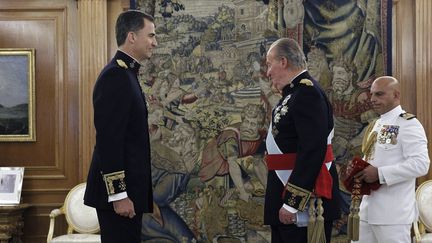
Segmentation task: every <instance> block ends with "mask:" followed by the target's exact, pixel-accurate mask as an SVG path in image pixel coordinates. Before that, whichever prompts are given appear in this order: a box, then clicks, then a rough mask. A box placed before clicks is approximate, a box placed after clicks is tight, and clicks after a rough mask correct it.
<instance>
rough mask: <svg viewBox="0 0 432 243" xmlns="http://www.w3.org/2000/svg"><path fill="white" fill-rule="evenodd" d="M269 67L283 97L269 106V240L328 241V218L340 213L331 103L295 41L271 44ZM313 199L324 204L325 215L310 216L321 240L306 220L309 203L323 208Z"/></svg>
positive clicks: (267, 221)
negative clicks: (309, 70)
mask: <svg viewBox="0 0 432 243" xmlns="http://www.w3.org/2000/svg"><path fill="white" fill-rule="evenodd" d="M267 66H268V70H267V75H268V77H269V78H270V79H271V81H272V84H273V86H274V87H275V88H277V89H278V90H280V91H281V92H282V98H281V99H280V101H279V103H278V104H277V105H276V107H275V108H274V110H273V116H272V124H271V127H270V129H269V132H268V135H267V139H266V145H267V152H268V155H267V165H268V169H269V172H268V181H267V190H266V197H265V209H264V223H265V224H268V225H270V226H271V229H272V242H298V243H305V242H308V241H309V242H311V241H313V242H323V241H324V240H326V242H330V237H331V228H332V222H333V220H334V219H337V218H339V216H340V209H339V204H338V200H337V199H336V197H337V196H338V194H337V189H338V178H337V173H336V168H335V165H334V164H333V163H332V160H333V153H332V147H331V137H332V135H333V132H332V131H333V119H332V117H333V116H332V108H331V105H330V103H329V102H328V99H327V97H326V95H325V93H324V92H323V90H322V89H321V88H320V86H319V84H318V82H316V81H315V80H314V79H313V78H312V77H311V76H310V75H309V73H308V72H307V70H306V61H305V57H304V54H303V51H302V50H301V49H300V46H299V45H298V44H297V43H296V42H295V41H294V40H292V39H288V38H283V39H279V40H277V41H276V42H274V43H273V44H272V45H271V47H270V49H269V51H268V53H267ZM311 201H312V202H317V201H319V202H321V201H322V202H323V208H324V215H323V216H324V219H323V218H322V217H321V216H322V215H319V214H320V212H319V211H321V210H318V214H317V215H315V214H314V217H315V216H316V222H318V221H319V220H321V221H322V222H321V223H323V226H322V227H324V229H325V239H324V235H321V236H322V237H321V239H320V240H319V236H318V235H317V231H316V230H317V229H318V227H316V223H313V222H314V221H313V220H312V221H309V224H308V219H307V218H308V213H307V211H308V210H307V209H308V207H315V206H317V208H318V209H321V207H320V203H318V204H317V205H315V204H314V203H312V205H311V204H310V202H311ZM302 211H305V212H302ZM305 218H306V219H305ZM311 219H312V218H311ZM304 221H306V222H304ZM306 226H307V227H306ZM314 226H315V227H314ZM309 227H310V228H309ZM312 227H314V228H312ZM308 228H309V229H308ZM308 231H309V232H308ZM309 233H310V234H309Z"/></svg>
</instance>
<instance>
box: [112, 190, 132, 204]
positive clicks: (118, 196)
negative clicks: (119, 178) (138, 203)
mask: <svg viewBox="0 0 432 243" xmlns="http://www.w3.org/2000/svg"><path fill="white" fill-rule="evenodd" d="M127 197H128V195H127V193H126V192H120V193H117V194H112V195H111V196H108V202H113V201H118V200H122V199H125V198H127Z"/></svg>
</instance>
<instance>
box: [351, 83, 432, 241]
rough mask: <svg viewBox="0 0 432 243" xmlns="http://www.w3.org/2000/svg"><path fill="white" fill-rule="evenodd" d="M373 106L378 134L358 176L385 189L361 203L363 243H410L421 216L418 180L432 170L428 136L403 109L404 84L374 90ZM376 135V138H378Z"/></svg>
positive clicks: (380, 85) (379, 85)
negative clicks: (418, 208) (416, 182)
mask: <svg viewBox="0 0 432 243" xmlns="http://www.w3.org/2000/svg"><path fill="white" fill-rule="evenodd" d="M371 95H372V96H371V102H372V106H373V108H374V110H375V111H376V112H377V113H378V114H380V117H379V119H378V120H377V121H376V122H375V124H373V128H372V130H371V132H370V133H369V134H366V135H365V136H375V135H376V139H374V140H375V144H374V145H373V146H374V147H373V148H374V149H372V152H371V154H370V155H369V156H368V157H369V160H368V162H369V163H370V164H371V165H370V166H368V167H366V169H364V170H363V171H361V172H359V173H358V174H357V175H356V176H355V177H356V178H358V179H360V180H362V181H364V182H366V183H372V182H375V181H379V183H380V184H381V187H380V188H379V189H378V190H376V191H372V192H371V194H370V195H365V196H363V199H362V202H361V204H360V235H359V241H356V242H361V243H374V242H379V243H390V242H391V243H398V242H401V243H402V242H403V243H408V242H411V239H410V229H411V225H412V223H413V221H414V220H415V219H416V217H417V207H416V202H415V180H416V178H417V177H419V176H423V175H425V174H426V173H427V172H428V169H429V163H430V161H429V156H428V148H427V138H426V134H425V131H424V129H423V126H422V125H421V124H420V122H419V121H418V120H417V119H416V118H415V116H414V115H412V114H409V113H406V112H405V111H404V110H402V108H401V106H400V85H399V82H398V81H397V80H396V79H395V78H393V77H390V76H384V77H379V78H377V79H376V80H375V81H374V82H373V83H372V86H371ZM374 133H375V134H374Z"/></svg>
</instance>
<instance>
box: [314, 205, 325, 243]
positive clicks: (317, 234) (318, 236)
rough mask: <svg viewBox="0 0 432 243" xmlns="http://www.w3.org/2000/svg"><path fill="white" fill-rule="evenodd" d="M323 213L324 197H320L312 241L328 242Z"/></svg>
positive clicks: (315, 242)
mask: <svg viewBox="0 0 432 243" xmlns="http://www.w3.org/2000/svg"><path fill="white" fill-rule="evenodd" d="M323 213H324V208H323V206H322V199H321V198H318V201H317V219H316V223H315V229H314V232H313V235H312V243H326V237H325V230H324V217H323Z"/></svg>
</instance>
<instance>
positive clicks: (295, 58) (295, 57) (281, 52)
mask: <svg viewBox="0 0 432 243" xmlns="http://www.w3.org/2000/svg"><path fill="white" fill-rule="evenodd" d="M273 48H274V49H275V53H276V56H279V57H285V58H286V59H287V60H288V62H289V63H290V64H291V65H292V66H294V67H295V68H300V69H306V67H307V64H306V57H305V55H304V53H303V50H302V49H301V47H300V45H299V44H298V43H297V41H295V40H294V39H291V38H281V39H279V40H277V41H275V42H273V44H272V45H271V46H270V49H273Z"/></svg>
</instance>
